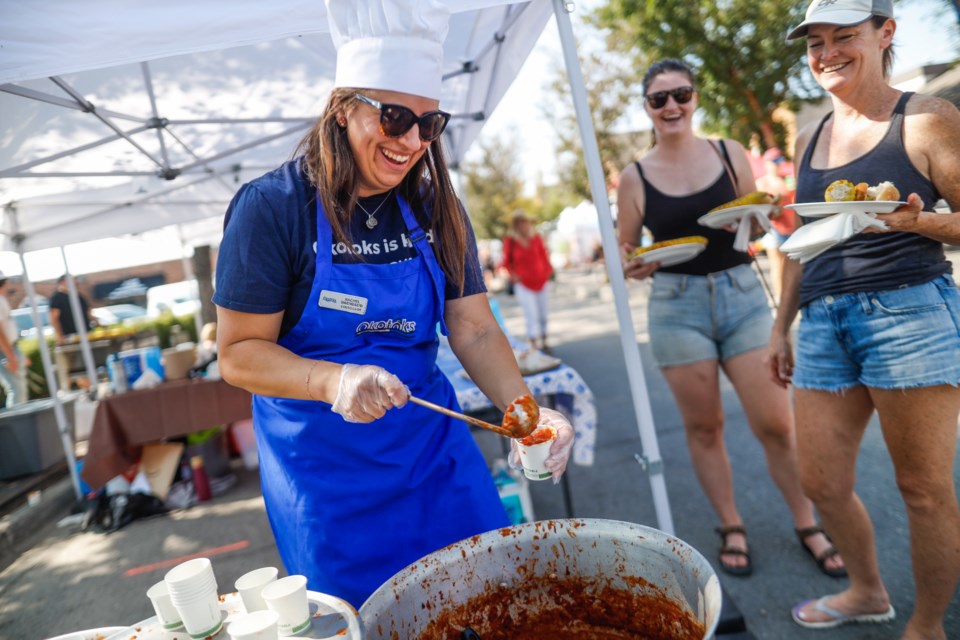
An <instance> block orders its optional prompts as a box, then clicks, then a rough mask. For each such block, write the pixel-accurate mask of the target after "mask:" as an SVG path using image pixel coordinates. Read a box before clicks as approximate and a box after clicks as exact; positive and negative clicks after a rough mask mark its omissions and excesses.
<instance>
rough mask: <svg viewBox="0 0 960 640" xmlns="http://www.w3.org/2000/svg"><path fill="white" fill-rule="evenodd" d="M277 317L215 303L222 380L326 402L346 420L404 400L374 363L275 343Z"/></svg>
mask: <svg viewBox="0 0 960 640" xmlns="http://www.w3.org/2000/svg"><path fill="white" fill-rule="evenodd" d="M282 319H283V312H282V311H281V312H278V313H270V314H258V313H244V312H240V311H231V310H229V309H225V308H223V307H217V354H218V355H217V362H218V366H219V368H220V375H221V376H223V379H224V380H226V381H227V382H229V383H230V384H232V385H234V386H236V387H240V388H242V389H246V390H247V391H249V392H250V393H255V394H257V395H263V396H271V397H280V398H293V399H296V400H314V401H321V402H327V403H329V404H331V405H333V410H334V411H335V412H336V413H339V414H340V415H342V416H344V418H345V419H347V420H348V421H350V422H371V421H373V420H375V419H377V418H381V417H383V415H384V413H386V411H387V409H390V408H392V407H401V406H403V405H404V404H406V402H407V399H408V398H409V396H410V393H409V391H407V389H406V387H405V386H404V385H403V383H401V382H400V381H399V380H398V379H397V377H396V376H394V375H392V374H390V373H389V372H387V371H385V370H384V369H382V368H380V367H374V366H370V365H363V366H357V365H341V364H338V363H334V362H329V361H326V360H313V359H311V358H303V357H301V356H298V355H296V354H295V353H293V352H292V351H290V350H288V349H286V348H284V347H282V346H280V345H279V344H277V338H278V336H279V334H280V323H281V321H282Z"/></svg>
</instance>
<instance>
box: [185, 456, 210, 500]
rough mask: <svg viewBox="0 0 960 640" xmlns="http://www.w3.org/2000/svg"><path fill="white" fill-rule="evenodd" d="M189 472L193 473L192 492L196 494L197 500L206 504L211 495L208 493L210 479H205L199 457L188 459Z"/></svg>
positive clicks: (204, 471) (204, 470)
mask: <svg viewBox="0 0 960 640" xmlns="http://www.w3.org/2000/svg"><path fill="white" fill-rule="evenodd" d="M190 470H191V471H192V472H193V490H194V491H196V493H197V500H199V501H200V502H206V501H207V500H209V499H210V498H211V497H212V496H213V493H211V491H210V478H208V477H207V470H206V469H204V467H203V458H202V457H201V456H193V457H192V458H190Z"/></svg>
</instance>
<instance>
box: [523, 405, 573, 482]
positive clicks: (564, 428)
mask: <svg viewBox="0 0 960 640" xmlns="http://www.w3.org/2000/svg"><path fill="white" fill-rule="evenodd" d="M542 426H549V427H553V429H554V430H555V431H556V432H557V439H556V440H554V441H553V443H552V444H551V445H550V455H549V456H548V457H547V459H546V461H545V462H544V464H545V465H546V467H547V469H550V471H552V472H553V484H557V483H558V482H560V477H561V476H562V475H563V472H564V471H566V470H567V461H568V460H570V453H571V452H572V451H573V438H574V435H575V432H574V430H573V426H572V425H571V424H570V421H569V420H567V417H566V416H565V415H563V414H562V413H560V412H559V411H556V410H554V409H546V408H544V407H540V419H539V420H538V421H537V427H542ZM508 462H509V464H510V466H511V467H512V468H514V469H517V470H521V469H523V465H522V464H520V450H519V449H518V448H517V440H516V439H515V438H513V439H511V440H510V456H509V458H508Z"/></svg>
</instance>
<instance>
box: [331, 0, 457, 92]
mask: <svg viewBox="0 0 960 640" xmlns="http://www.w3.org/2000/svg"><path fill="white" fill-rule="evenodd" d="M326 5H327V16H328V19H329V21H330V35H331V36H332V38H333V44H334V45H336V47H337V75H336V79H335V80H334V84H333V86H334V87H356V88H358V89H383V90H387V91H398V92H400V93H409V94H412V95H416V96H423V97H425V98H432V99H434V100H439V99H440V83H441V81H442V75H443V41H444V39H445V38H446V37H447V30H448V28H449V26H450V9H449V7H447V6H446V3H444V2H442V1H441V0H418V1H417V2H410V1H409V0H326Z"/></svg>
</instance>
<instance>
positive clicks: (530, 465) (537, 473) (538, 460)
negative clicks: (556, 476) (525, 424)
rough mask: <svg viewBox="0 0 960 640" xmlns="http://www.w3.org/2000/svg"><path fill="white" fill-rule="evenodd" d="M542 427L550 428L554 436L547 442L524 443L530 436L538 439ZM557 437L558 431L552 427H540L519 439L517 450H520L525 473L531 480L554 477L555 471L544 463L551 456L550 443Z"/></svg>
mask: <svg viewBox="0 0 960 640" xmlns="http://www.w3.org/2000/svg"><path fill="white" fill-rule="evenodd" d="M542 429H550V431H551V432H552V433H551V435H552V437H551V438H550V439H549V440H547V441H546V442H540V443H538V444H523V441H524V440H527V439H529V438H534V439H536V437H537V435H539V432H540V431H541V430H542ZM556 439H557V432H556V431H554V430H553V429H552V428H550V427H538V428H537V430H536V431H534V432H533V433H532V434H530V435H529V436H527V437H526V438H522V439H520V440H517V450H518V451H519V452H520V464H521V465H523V475H524V476H526V477H527V478H528V479H530V480H546V479H547V478H550V477H553V472H552V471H550V470H549V469H547V467H546V465H545V464H544V463H545V462H546V460H547V458H548V457H549V456H550V445H551V444H553V441H554V440H556Z"/></svg>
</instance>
